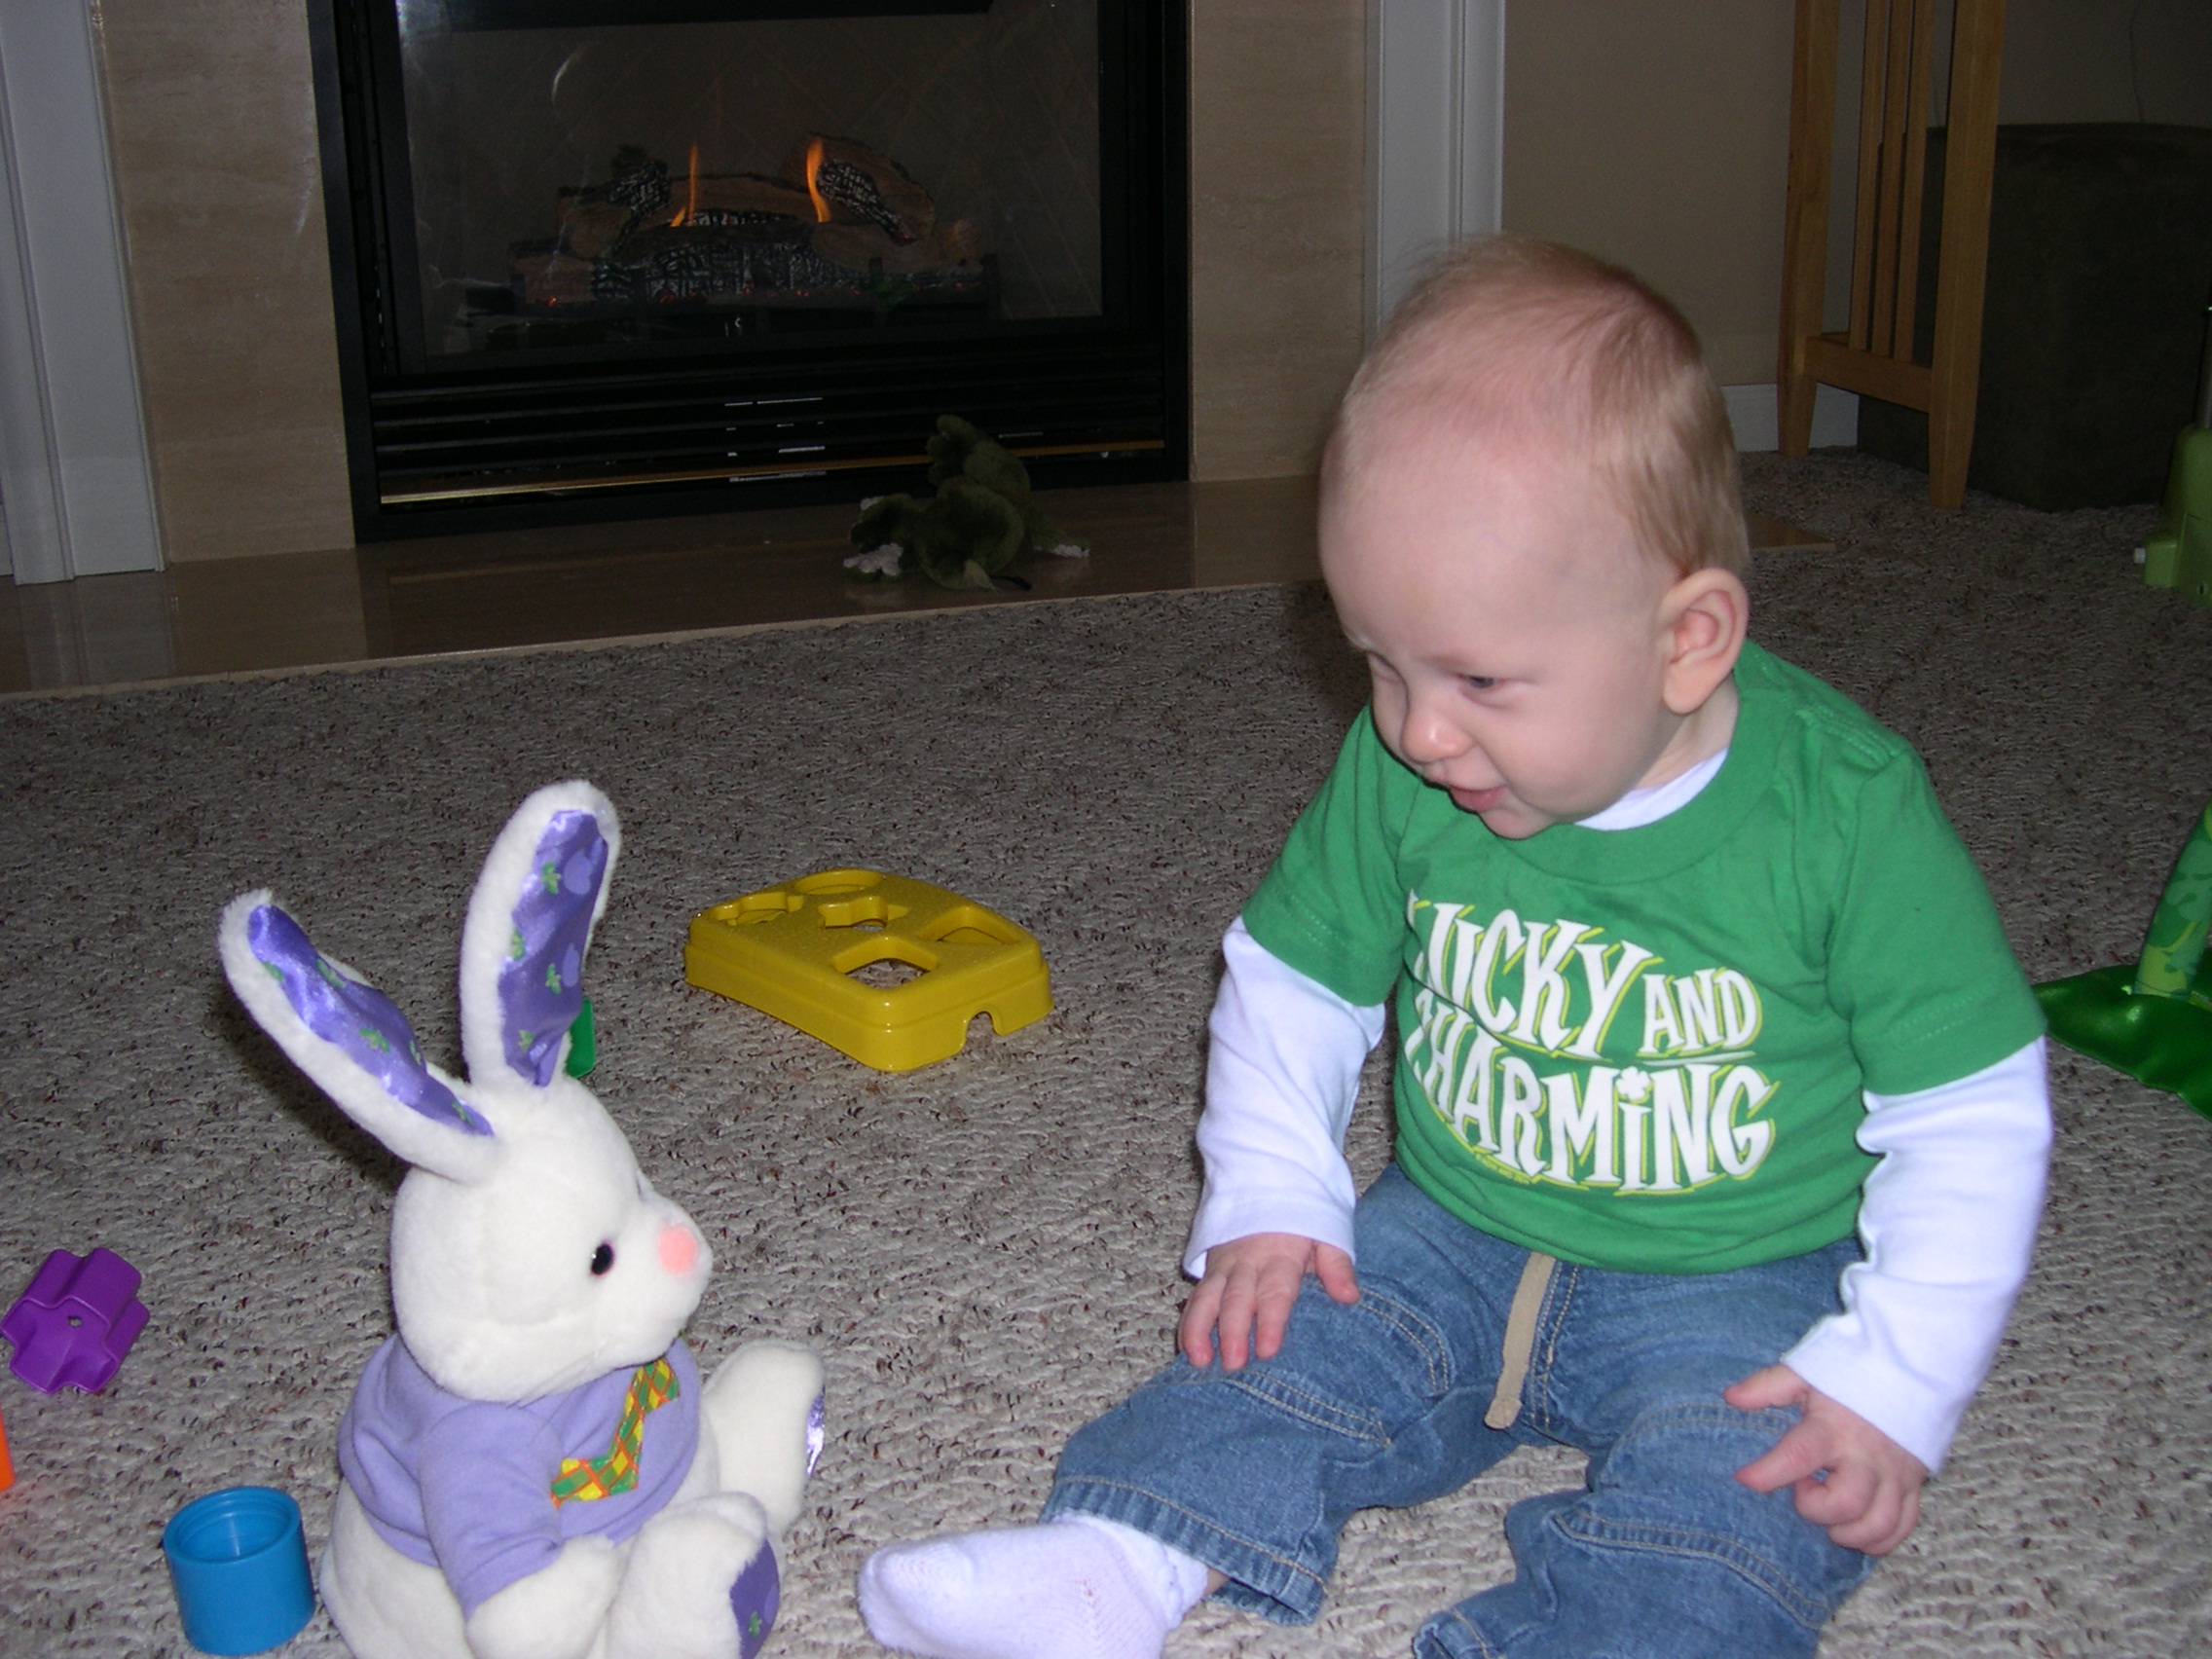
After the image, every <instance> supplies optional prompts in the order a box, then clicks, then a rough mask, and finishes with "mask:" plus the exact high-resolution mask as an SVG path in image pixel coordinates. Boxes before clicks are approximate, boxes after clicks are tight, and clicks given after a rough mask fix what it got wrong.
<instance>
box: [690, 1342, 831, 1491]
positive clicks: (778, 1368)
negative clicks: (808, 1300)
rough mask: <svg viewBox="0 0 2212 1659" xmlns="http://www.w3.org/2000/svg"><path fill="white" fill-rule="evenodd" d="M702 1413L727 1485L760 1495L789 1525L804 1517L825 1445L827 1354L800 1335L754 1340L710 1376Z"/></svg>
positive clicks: (726, 1487)
mask: <svg viewBox="0 0 2212 1659" xmlns="http://www.w3.org/2000/svg"><path fill="white" fill-rule="evenodd" d="M699 1415H700V1419H701V1421H700V1426H701V1428H702V1429H704V1430H707V1431H709V1432H711V1433H712V1434H713V1435H714V1438H715V1449H716V1452H717V1453H718V1455H719V1469H720V1473H721V1479H720V1485H721V1489H722V1490H723V1491H724V1492H742V1493H751V1494H752V1495H753V1496H755V1497H756V1498H758V1499H759V1500H760V1507H761V1508H762V1509H764V1510H766V1511H767V1514H768V1525H769V1528H770V1530H773V1531H777V1532H781V1531H782V1530H784V1529H785V1528H787V1527H789V1526H790V1525H791V1524H792V1523H793V1521H794V1520H796V1519H797V1518H798V1511H799V1503H800V1500H801V1494H802V1493H804V1491H805V1489H806V1479H807V1477H808V1476H809V1475H811V1474H813V1473H814V1462H815V1459H816V1457H818V1456H820V1455H821V1451H822V1360H821V1357H820V1356H819V1355H817V1354H816V1353H815V1351H814V1350H813V1349H812V1348H810V1347H805V1346H801V1345H799V1344H797V1343H783V1342H774V1341H767V1342H756V1343H747V1344H746V1345H745V1346H743V1347H741V1348H739V1349H738V1350H737V1351H736V1352H735V1353H733V1354H731V1355H730V1356H729V1357H728V1358H727V1359H725V1360H723V1361H722V1362H721V1364H720V1365H719V1366H717V1367H716V1368H715V1374H714V1376H712V1377H711V1378H709V1379H708V1380H707V1387H706V1392H705V1393H704V1395H703V1396H702V1398H701V1404H700V1409H699Z"/></svg>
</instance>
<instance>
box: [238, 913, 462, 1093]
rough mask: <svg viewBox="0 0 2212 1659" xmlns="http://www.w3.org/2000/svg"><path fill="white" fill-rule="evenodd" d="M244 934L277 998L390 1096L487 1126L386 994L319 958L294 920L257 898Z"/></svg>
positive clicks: (247, 944) (248, 946)
mask: <svg viewBox="0 0 2212 1659" xmlns="http://www.w3.org/2000/svg"><path fill="white" fill-rule="evenodd" d="M245 940H246V946H247V948H248V949H250V950H251V951H252V952H253V956H254V960H255V961H257V962H259V963H260V964H261V965H262V967H264V968H265V969H267V970H268V971H269V975H270V977H272V978H274V979H275V980H276V982H277V983H278V984H280V985H282V986H283V987H284V1000H285V1001H286V1002H289V1003H290V1004H291V1005H292V1012H293V1013H294V1014H298V1015H299V1016H300V1019H301V1021H302V1022H303V1023H304V1024H305V1025H306V1026H307V1028H308V1029H309V1030H310V1031H312V1032H313V1033H314V1034H315V1035H316V1036H317V1037H320V1038H321V1039H322V1040H323V1041H324V1042H326V1043H333V1044H336V1045H337V1047H338V1048H339V1049H340V1050H342V1051H344V1052H345V1054H346V1057H347V1058H348V1059H350V1060H351V1061H352V1062H353V1063H354V1064H355V1065H357V1066H359V1067H360V1068H361V1069H362V1070H363V1071H365V1072H367V1073H368V1074H369V1075H370V1076H371V1077H373V1078H375V1079H376V1080H377V1082H378V1083H379V1084H381V1085H382V1086H383V1087H384V1091H385V1092H386V1093H387V1094H388V1095H390V1096H391V1097H392V1099H394V1100H396V1101H398V1102H399V1103H400V1104H401V1105H402V1106H406V1107H408V1108H410V1109H411V1110H413V1111H417V1112H420V1113H422V1114H423V1116H424V1117H425V1118H428V1119H431V1120H432V1121H434V1122H436V1123H440V1124H452V1125H453V1126H454V1127H455V1128H458V1129H461V1130H464V1131H466V1132H467V1133H469V1134H472V1135H488V1134H490V1133H491V1132H492V1126H491V1125H490V1124H487V1123H485V1122H484V1121H483V1120H482V1119H481V1118H479V1117H477V1116H476V1114H474V1113H473V1112H471V1111H469V1109H468V1108H467V1107H466V1106H463V1105H462V1104H461V1101H460V1100H459V1099H457V1098H456V1097H455V1095H454V1092H453V1090H452V1089H450V1088H447V1087H446V1086H445V1085H444V1084H442V1083H440V1082H439V1081H438V1080H437V1079H436V1078H434V1077H432V1076H431V1075H430V1071H429V1068H428V1067H427V1066H425V1065H424V1063H423V1054H422V1051H421V1050H419V1049H417V1048H416V1047H415V1031H414V1028H413V1027H412V1026H410V1025H409V1024H408V1023H407V1020H406V1017H405V1016H404V1015H403V1014H401V1013H400V1012H399V1010H398V1009H396V1008H394V1007H392V1004H391V999H390V998H389V997H387V996H386V995H385V994H384V993H383V992H382V991H379V990H376V989H375V988H373V987H372V986H369V985H364V984H362V983H360V981H358V980H356V979H349V978H347V977H346V976H345V975H343V974H341V973H339V972H338V970H337V969H335V968H333V967H332V966H331V965H330V964H329V963H327V962H325V961H324V960H323V959H322V957H321V955H320V954H319V953H317V951H316V950H315V947H314V946H313V944H312V943H310V942H309V941H308V936H307V935H306V934H304V933H302V932H301V931H300V924H299V923H297V922H295V921H293V920H292V918H291V917H289V916H287V915H286V914H284V912H283V911H281V910H279V909H278V908H276V905H274V904H264V905H262V906H261V907H260V908H258V909H257V910H255V911H254V912H253V913H252V914H251V915H250V916H248V917H247V918H246V923H245Z"/></svg>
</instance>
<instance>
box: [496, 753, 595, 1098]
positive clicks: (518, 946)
mask: <svg viewBox="0 0 2212 1659" xmlns="http://www.w3.org/2000/svg"><path fill="white" fill-rule="evenodd" d="M621 847H622V830H621V826H620V824H619V823H618V822H617V821H616V819H615V816H614V808H613V806H612V805H611V804H609V802H608V798H607V797H606V796H605V795H603V794H601V793H599V791H597V790H595V789H593V788H592V787H591V785H589V784H587V783H583V782H581V781H580V780H571V782H569V783H565V784H549V785H547V786H546V787H545V788H544V789H541V790H539V791H537V792H536V793H535V794H533V795H532V796H531V797H530V798H529V799H528V800H526V801H524V802H523V803H522V805H521V806H519V807H517V808H516V809H515V815H514V816H513V817H512V818H510V819H508V820H507V827H506V828H505V829H504V830H500V831H499V838H498V840H497V841H495V842H494V843H493V844H492V853H491V856H490V857H489V858H487V859H486V860H485V861H484V873H483V874H482V875H481V876H480V877H478V878H477V882H476V892H475V895H474V897H472V898H471V899H470V900H469V902H468V925H467V927H466V929H465V930H464V931H463V932H462V934H461V1053H462V1054H463V1055H464V1056H465V1057H466V1058H467V1061H468V1075H469V1077H470V1078H472V1079H473V1080H474V1081H475V1082H476V1084H477V1085H478V1086H479V1087H480V1088H489V1087H492V1086H493V1085H495V1084H496V1083H498V1082H500V1081H505V1082H507V1083H520V1084H522V1085H524V1086H526V1087H528V1088H545V1087H547V1086H548V1085H549V1084H551V1083H552V1081H553V1079H554V1078H555V1077H556V1076H557V1075H558V1074H559V1073H560V1070H561V1063H562V1060H563V1059H564V1058H565V1057H566V1055H567V1052H568V1047H569V1028H570V1026H571V1025H573V1024H574V1023H575V1020H576V1016H577V1014H580V1013H581V1012H582V1011H583V995H584V993H583V968H584V952H585V951H586V950H588V949H589V948H590V947H591V931H592V929H593V927H594V926H596V925H597V924H598V921H599V918H600V915H601V913H602V912H603V911H604V910H605V909H606V908H607V878H608V875H609V873H611V872H612V870H613V868H614V860H615V856H616V854H617V853H619V852H620V851H621Z"/></svg>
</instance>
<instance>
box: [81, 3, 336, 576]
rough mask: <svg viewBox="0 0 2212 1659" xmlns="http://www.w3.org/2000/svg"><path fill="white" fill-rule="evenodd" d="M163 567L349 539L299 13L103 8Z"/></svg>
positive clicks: (318, 183) (244, 6)
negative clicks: (167, 562) (166, 563)
mask: <svg viewBox="0 0 2212 1659" xmlns="http://www.w3.org/2000/svg"><path fill="white" fill-rule="evenodd" d="M97 20H98V26H99V30H100V39H101V51H102V55H103V59H104V64H105V71H106V78H107V99H108V125H109V129H110V133H111V138H112V145H113V155H114V166H115V178H116V194H117V196H118V198H119V206H120V208H121V212H122V219H123V229H124V242H125V249H126V256H127V258H128V261H129V270H130V289H131V306H132V313H133V321H134V326H135V330H136V333H137V341H138V371H139V380H140V384H141V386H142V387H143V395H144V399H145V414H146V431H147V438H148V441H149V444H150V446H151V448H152V451H153V458H154V473H155V485H156V489H157V492H158V495H159V498H160V506H161V517H162V530H163V540H164V544H165V548H166V553H167V557H168V558H169V560H170V561H171V562H172V563H189V562H191V561H193V560H197V559H221V558H230V557H235V556H238V555H240V554H249V553H278V552H291V551H299V550H305V549H311V548H326V547H343V546H348V545H350V544H351V542H352V538H353V532H352V518H351V514H350V509H349V507H348V505H347V494H346V446H345V433H344V427H343V424H342V419H341V416H340V413H339V403H338V354H337V344H336V335H335V332H334V324H333V322H332V319H331V306H330V269H329V267H330V260H329V244H328V242H327V240H325V237H324V232H323V223H322V180H321V171H320V168H319V166H317V164H316V160H315V134H314V95H313V87H312V85H311V83H310V78H309V77H310V72H309V66H308V33H307V17H306V13H305V11H304V10H303V8H302V6H301V4H300V0H98V12H97Z"/></svg>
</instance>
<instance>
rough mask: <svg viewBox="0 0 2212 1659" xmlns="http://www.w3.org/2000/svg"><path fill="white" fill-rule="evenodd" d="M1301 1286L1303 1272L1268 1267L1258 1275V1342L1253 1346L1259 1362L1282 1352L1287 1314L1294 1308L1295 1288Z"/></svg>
mask: <svg viewBox="0 0 2212 1659" xmlns="http://www.w3.org/2000/svg"><path fill="white" fill-rule="evenodd" d="M1305 1282H1306V1275H1305V1273H1304V1272H1300V1271H1298V1270H1297V1269H1295V1268H1286V1266H1285V1265H1284V1264H1280V1263H1271V1264H1270V1265H1269V1266H1268V1268H1267V1269H1266V1270H1265V1271H1263V1272H1262V1273H1261V1274H1260V1285H1259V1294H1258V1297H1257V1301H1258V1304H1259V1333H1258V1334H1259V1341H1258V1343H1257V1344H1256V1345H1255V1346H1254V1351H1255V1352H1256V1353H1258V1355H1259V1356H1260V1358H1262V1359H1272V1358H1274V1356H1275V1355H1276V1354H1278V1353H1280V1352H1282V1338H1283V1332H1285V1331H1286V1330H1288V1329H1289V1328H1290V1310H1291V1309H1293V1308H1295V1307H1297V1306H1298V1292H1299V1287H1300V1286H1301V1285H1303V1284H1304V1283H1305Z"/></svg>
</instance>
